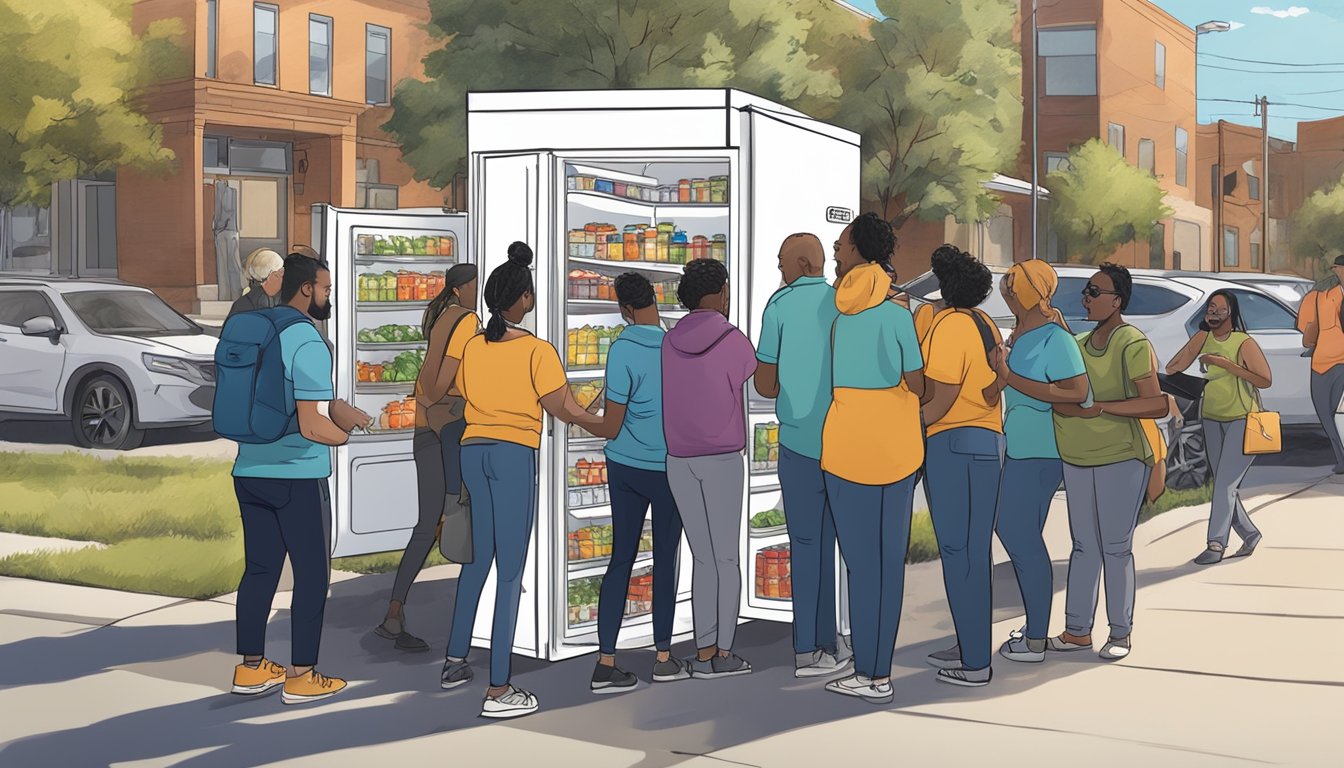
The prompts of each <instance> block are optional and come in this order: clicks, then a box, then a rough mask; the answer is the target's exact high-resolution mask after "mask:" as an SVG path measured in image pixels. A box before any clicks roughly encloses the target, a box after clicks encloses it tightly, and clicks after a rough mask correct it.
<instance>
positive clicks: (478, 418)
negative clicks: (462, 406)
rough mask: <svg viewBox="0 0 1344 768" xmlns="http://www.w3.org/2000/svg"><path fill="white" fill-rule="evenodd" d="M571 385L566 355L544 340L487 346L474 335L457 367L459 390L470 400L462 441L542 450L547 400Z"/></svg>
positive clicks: (529, 338)
mask: <svg viewBox="0 0 1344 768" xmlns="http://www.w3.org/2000/svg"><path fill="white" fill-rule="evenodd" d="M453 335H454V336H456V335H457V334H453ZM451 348H452V346H451V345H449V349H451ZM565 384H566V379H565V369H564V366H562V365H561V364H560V355H559V354H557V353H556V351H555V347H552V346H551V345H550V344H547V343H546V342H544V341H542V340H541V339H538V338H537V337H535V336H532V335H530V334H529V335H527V336H522V337H520V338H516V339H510V340H508V341H496V342H487V341H486V340H485V336H484V335H477V336H472V337H471V338H470V339H468V340H467V341H466V342H465V344H464V345H463V348H462V365H461V367H459V368H458V369H457V388H458V389H459V390H461V391H462V396H463V397H464V398H466V401H467V407H466V419H467V429H466V432H464V433H463V435H462V440H463V441H466V440H470V439H472V438H481V439H486V440H499V441H502V442H506V443H516V444H518V445H525V446H528V447H529V448H540V447H541V416H542V414H541V398H543V397H545V396H546V395H549V394H551V393H552V392H554V391H556V390H557V389H560V388H561V387H563V386H565Z"/></svg>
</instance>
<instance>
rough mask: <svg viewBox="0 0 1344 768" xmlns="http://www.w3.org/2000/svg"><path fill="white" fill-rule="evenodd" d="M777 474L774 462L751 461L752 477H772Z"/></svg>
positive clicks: (777, 466) (777, 470) (777, 468)
mask: <svg viewBox="0 0 1344 768" xmlns="http://www.w3.org/2000/svg"><path fill="white" fill-rule="evenodd" d="M777 474H779V465H778V464H777V463H775V462H773V461H772V462H763V461H753V462H751V476H752V477H774V476H775V475H777Z"/></svg>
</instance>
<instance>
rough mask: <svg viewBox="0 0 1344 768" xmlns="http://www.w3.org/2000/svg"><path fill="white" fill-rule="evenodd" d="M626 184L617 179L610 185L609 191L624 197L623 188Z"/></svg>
mask: <svg viewBox="0 0 1344 768" xmlns="http://www.w3.org/2000/svg"><path fill="white" fill-rule="evenodd" d="M627 186H628V185H627V184H626V183H625V182H624V181H618V182H616V183H615V184H613V185H612V187H613V188H612V190H611V193H612V194H613V195H616V196H617V197H625V188H626V187H627Z"/></svg>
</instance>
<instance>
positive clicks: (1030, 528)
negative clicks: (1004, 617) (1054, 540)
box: [994, 458, 1064, 640]
mask: <svg viewBox="0 0 1344 768" xmlns="http://www.w3.org/2000/svg"><path fill="white" fill-rule="evenodd" d="M1063 479H1064V462H1062V461H1060V460H1059V459H1011V458H1010V459H1008V460H1007V461H1005V462H1004V465H1003V480H1002V481H1001V482H1000V483H999V513H998V519H997V520H996V521H995V522H994V530H995V531H996V532H997V533H998V534H999V541H1000V542H1002V543H1003V548H1004V549H1005V550H1007V552H1008V559H1009V560H1011V561H1012V562H1013V571H1014V572H1016V573H1017V586H1018V588H1019V589H1021V590H1022V607H1023V608H1025V609H1026V611H1027V630H1026V634H1027V637H1029V638H1031V639H1033V640H1041V639H1044V638H1045V637H1047V636H1048V635H1049V632H1050V601H1051V599H1052V598H1053V596H1054V570H1053V568H1052V566H1051V564H1050V552H1049V551H1047V550H1046V548H1045V538H1044V537H1043V536H1042V535H1041V534H1042V532H1043V531H1044V530H1045V518H1046V516H1047V515H1049V514H1050V501H1051V500H1052V499H1054V497H1055V491H1058V490H1059V484H1060V482H1062V481H1063Z"/></svg>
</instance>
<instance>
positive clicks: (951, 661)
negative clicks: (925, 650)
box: [928, 645, 961, 669]
mask: <svg viewBox="0 0 1344 768" xmlns="http://www.w3.org/2000/svg"><path fill="white" fill-rule="evenodd" d="M928 659H929V664H932V665H933V666H935V667H937V668H939V669H960V668H961V646H960V645H954V646H952V647H951V648H948V649H947V650H943V651H934V652H933V653H930V654H929V656H928Z"/></svg>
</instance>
